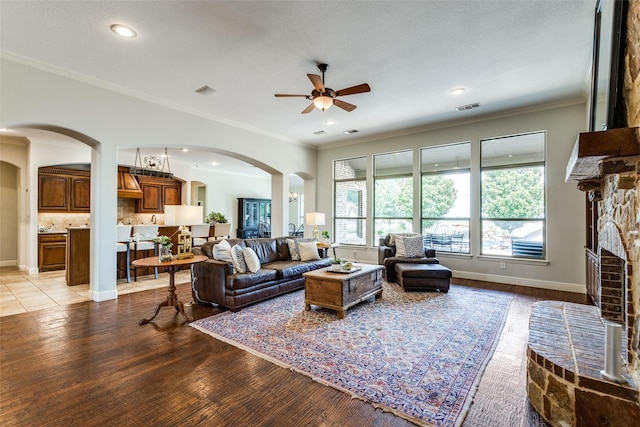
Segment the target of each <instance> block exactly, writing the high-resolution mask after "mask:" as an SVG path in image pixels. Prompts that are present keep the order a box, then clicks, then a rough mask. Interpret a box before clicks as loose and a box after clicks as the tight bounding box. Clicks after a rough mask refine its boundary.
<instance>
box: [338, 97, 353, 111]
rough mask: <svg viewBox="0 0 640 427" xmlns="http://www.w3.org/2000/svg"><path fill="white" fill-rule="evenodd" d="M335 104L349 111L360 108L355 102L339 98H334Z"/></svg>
mask: <svg viewBox="0 0 640 427" xmlns="http://www.w3.org/2000/svg"><path fill="white" fill-rule="evenodd" d="M333 104H334V105H335V106H336V107H340V108H342V109H343V110H346V111H348V112H351V111H353V110H355V109H356V108H358V107H357V106H355V105H353V104H349V103H348V102H344V101H340V100H339V99H334V100H333Z"/></svg>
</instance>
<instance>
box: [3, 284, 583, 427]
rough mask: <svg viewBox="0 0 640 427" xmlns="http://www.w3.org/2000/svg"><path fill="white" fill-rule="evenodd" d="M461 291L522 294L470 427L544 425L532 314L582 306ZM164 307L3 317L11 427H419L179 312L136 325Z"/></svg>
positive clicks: (155, 293) (198, 312) (144, 304)
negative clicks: (530, 344)
mask: <svg viewBox="0 0 640 427" xmlns="http://www.w3.org/2000/svg"><path fill="white" fill-rule="evenodd" d="M454 283H456V284H457V285H466V286H476V287H484V288H488V289H494V290H501V291H504V292H510V293H512V294H513V295H514V299H513V303H512V305H511V308H510V311H509V314H508V319H507V323H506V324H505V329H504V331H503V334H502V336H501V339H500V343H499V344H498V347H497V349H496V353H495V355H494V356H493V358H492V360H491V362H490V363H489V365H488V367H487V370H486V372H485V375H484V376H483V379H482V381H481V383H480V386H479V389H478V393H477V394H476V396H475V399H474V403H473V405H472V406H471V410H470V412H469V415H468V416H467V419H466V420H465V423H464V425H465V426H499V425H505V426H506V425H509V426H517V425H521V426H526V425H544V424H543V423H542V424H540V420H539V417H538V418H536V416H535V414H532V413H531V410H530V408H529V407H528V402H527V400H526V392H525V388H524V387H525V378H524V377H523V375H524V374H523V373H525V372H526V371H525V370H524V369H525V367H524V363H525V362H524V359H525V355H524V348H525V347H526V339H527V331H528V316H529V313H530V310H531V304H532V303H533V302H535V301H536V300H539V299H542V298H546V299H563V300H574V301H575V302H584V298H583V297H581V296H578V295H575V294H563V293H558V292H555V293H554V292H551V291H544V290H530V289H525V288H519V287H513V286H507V285H498V284H491V283H485V282H473V281H463V280H455V281H454ZM177 288H178V290H177V293H178V296H179V298H180V300H181V301H190V300H191V293H190V288H189V285H187V284H180V285H178V286H177ZM165 298H166V289H155V290H150V291H144V292H138V293H133V294H127V295H121V296H120V297H119V298H118V299H117V300H114V301H104V302H100V303H97V302H82V303H78V304H71V305H67V306H61V307H56V308H50V309H44V310H40V311H37V312H28V313H21V314H16V315H11V316H4V317H1V318H0V419H1V420H2V421H1V422H2V425H3V426H34V425H51V426H61V425H65V426H67V425H82V426H110V425H131V426H137V425H140V426H148V425H216V426H232V425H233V426H235V425H255V426H300V425H307V426H350V425H367V426H384V427H405V426H410V425H412V424H411V423H409V422H407V421H405V420H403V419H401V418H399V417H396V416H394V415H392V414H390V413H386V412H383V411H382V410H380V409H375V408H374V407H373V406H372V405H370V404H367V403H364V402H362V401H360V400H358V399H352V398H351V396H349V395H348V394H345V393H342V392H340V391H337V390H335V389H333V388H331V387H327V386H324V385H321V384H319V383H316V382H314V381H313V380H311V379H310V378H308V377H306V376H304V375H301V374H298V373H294V372H292V371H290V370H289V369H285V368H282V367H280V366H277V365H275V364H272V363H270V362H267V361H265V360H263V359H261V358H259V357H257V356H254V355H252V354H250V353H248V352H245V351H242V350H239V349H237V348H235V347H233V346H231V345H229V344H226V343H224V342H221V341H218V340H215V339H213V338H211V337H210V336H208V335H205V334H203V333H201V332H199V331H197V330H195V329H194V328H191V327H189V326H188V324H187V323H186V322H185V321H184V319H183V318H182V316H180V315H178V314H177V313H176V311H175V309H174V308H173V307H169V308H166V307H165V308H162V309H161V310H160V313H159V314H158V316H157V317H156V319H155V320H154V322H152V323H150V324H148V325H143V326H140V325H138V321H139V320H140V319H142V318H145V317H148V316H149V315H150V314H151V313H152V312H153V308H154V306H155V304H156V303H158V302H161V301H162V300H164V299H165ZM581 299H582V300H581ZM186 312H187V314H189V315H192V316H193V317H194V318H196V319H200V318H203V317H207V316H210V315H212V314H216V313H219V312H220V310H219V309H217V308H211V307H209V306H202V305H197V304H195V305H190V304H188V305H187V306H186ZM506 416H508V417H507V418H505V417H506ZM532 423H533V424H532ZM536 423H538V424H536Z"/></svg>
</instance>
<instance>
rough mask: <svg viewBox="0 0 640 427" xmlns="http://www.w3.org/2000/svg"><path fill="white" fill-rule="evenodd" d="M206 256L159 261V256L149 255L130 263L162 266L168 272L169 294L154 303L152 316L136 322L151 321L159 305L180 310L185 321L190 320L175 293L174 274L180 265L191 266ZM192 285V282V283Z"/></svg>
mask: <svg viewBox="0 0 640 427" xmlns="http://www.w3.org/2000/svg"><path fill="white" fill-rule="evenodd" d="M206 259H207V257H206V256H204V255H195V256H194V257H193V258H186V259H176V258H174V259H172V260H171V261H164V262H160V259H159V257H157V256H154V257H149V258H140V259H137V260H135V261H133V262H132V263H131V265H133V266H134V267H154V268H164V269H165V271H167V272H168V273H169V295H167V299H166V300H165V301H163V302H161V303H160V304H158V305H156V308H155V310H154V312H153V316H151V317H150V318H149V319H142V320H140V322H138V323H139V324H140V325H146V324H147V323H149V322H151V321H152V320H153V319H154V318H155V317H156V316H157V315H158V312H159V311H160V307H175V308H176V311H178V312H180V314H182V315H183V316H184V318H185V319H187V322H192V321H193V319H192V318H190V317H189V316H187V314H186V313H185V312H184V305H183V304H182V302H180V301H179V300H178V296H177V295H176V283H175V274H176V272H177V271H179V270H180V269H181V268H182V267H185V266H189V268H191V266H193V264H197V263H199V262H202V261H204V260H206ZM191 280H192V281H193V275H191ZM192 285H193V283H192Z"/></svg>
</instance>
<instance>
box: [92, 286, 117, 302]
mask: <svg viewBox="0 0 640 427" xmlns="http://www.w3.org/2000/svg"><path fill="white" fill-rule="evenodd" d="M88 296H89V299H91V300H93V301H96V302H101V301H108V300H112V299H118V291H117V289H114V290H111V291H106V292H96V291H94V290H91V289H89V292H88Z"/></svg>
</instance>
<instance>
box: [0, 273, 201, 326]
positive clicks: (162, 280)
mask: <svg viewBox="0 0 640 427" xmlns="http://www.w3.org/2000/svg"><path fill="white" fill-rule="evenodd" d="M189 273H190V272H189V270H183V271H179V272H178V273H176V284H178V283H183V282H189V279H190V277H189ZM168 285H169V275H168V274H167V273H160V274H158V278H157V279H154V277H153V275H149V276H138V281H137V282H133V281H132V282H131V283H127V281H126V280H125V279H122V280H118V281H117V282H116V286H117V289H118V294H119V295H123V294H128V293H132V292H139V291H146V290H148V289H155V288H163V287H168ZM88 291H89V285H78V286H67V284H66V281H65V278H64V270H60V271H48V272H44V273H38V274H31V275H30V274H27V273H26V272H23V271H19V270H18V268H17V267H0V316H9V315H12V314H18V313H25V312H28V311H36V310H42V309H45V308H51V307H58V306H61V305H67V304H74V303H77V302H83V301H90V300H89V298H88V296H87V294H88Z"/></svg>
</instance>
